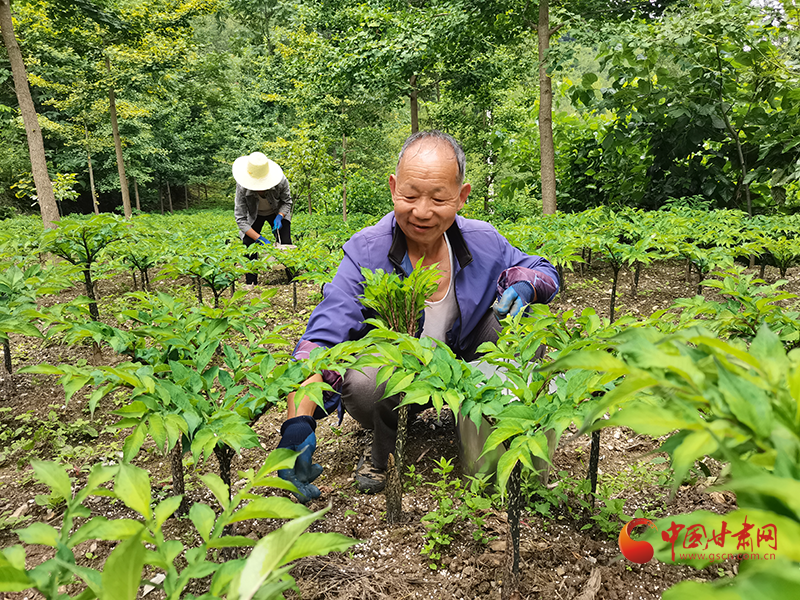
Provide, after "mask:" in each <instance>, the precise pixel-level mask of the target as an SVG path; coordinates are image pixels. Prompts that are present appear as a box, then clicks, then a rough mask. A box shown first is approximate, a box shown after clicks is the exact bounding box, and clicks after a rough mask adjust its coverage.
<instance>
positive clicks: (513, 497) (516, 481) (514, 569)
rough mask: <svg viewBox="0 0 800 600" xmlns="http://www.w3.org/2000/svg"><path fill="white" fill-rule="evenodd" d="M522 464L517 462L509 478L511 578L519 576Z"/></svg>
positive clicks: (514, 578)
mask: <svg viewBox="0 0 800 600" xmlns="http://www.w3.org/2000/svg"><path fill="white" fill-rule="evenodd" d="M521 485H522V463H520V462H517V464H516V465H514V470H513V471H511V476H510V477H509V478H508V530H509V536H510V538H511V540H510V541H511V544H509V545H508V547H509V548H510V549H511V576H512V578H513V580H516V578H517V577H518V575H519V519H520V515H521V512H522V489H521Z"/></svg>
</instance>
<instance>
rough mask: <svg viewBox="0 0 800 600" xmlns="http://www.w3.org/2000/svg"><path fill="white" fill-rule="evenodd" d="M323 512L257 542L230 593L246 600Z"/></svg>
mask: <svg viewBox="0 0 800 600" xmlns="http://www.w3.org/2000/svg"><path fill="white" fill-rule="evenodd" d="M326 511H327V509H325V510H321V511H319V512H316V513H312V514H310V515H306V516H304V517H298V518H296V519H293V520H291V521H289V522H288V523H286V524H285V525H283V527H281V528H280V529H277V530H275V531H272V532H270V533H268V534H267V535H266V536H264V537H263V538H261V539H260V540H259V541H258V543H257V544H256V546H255V547H254V548H253V551H252V552H251V553H250V556H249V557H248V559H247V561H246V562H245V565H244V568H243V569H242V571H241V575H240V577H239V581H238V584H237V585H236V586H235V588H234V589H232V590H231V592H232V593H233V594H236V595H238V597H239V598H240V600H250V599H251V598H252V597H253V596H254V595H255V593H256V592H257V591H258V590H259V589H260V588H261V586H262V584H263V583H264V582H265V581H266V579H267V577H268V576H269V575H270V574H272V573H273V571H275V570H277V569H278V568H279V567H281V566H283V565H284V564H286V562H287V561H286V560H285V557H286V555H287V554H288V553H289V552H290V551H291V549H292V546H294V544H295V542H296V541H297V539H298V538H299V537H300V535H301V534H302V533H303V531H305V529H306V528H307V527H308V526H309V525H311V523H312V522H313V521H315V520H317V519H319V518H320V517H321V516H322V515H323V514H324V513H325V512H326Z"/></svg>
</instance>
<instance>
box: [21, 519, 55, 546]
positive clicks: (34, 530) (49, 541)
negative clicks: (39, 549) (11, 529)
mask: <svg viewBox="0 0 800 600" xmlns="http://www.w3.org/2000/svg"><path fill="white" fill-rule="evenodd" d="M17 535H18V536H19V539H20V540H22V541H23V542H25V543H26V544H41V545H42V546H50V547H51V548H55V547H56V545H57V544H58V535H59V534H58V531H57V530H56V528H55V527H53V526H52V525H48V524H47V523H33V524H32V525H30V526H28V527H26V528H25V529H21V530H19V531H17Z"/></svg>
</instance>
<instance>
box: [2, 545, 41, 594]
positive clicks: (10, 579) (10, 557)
mask: <svg viewBox="0 0 800 600" xmlns="http://www.w3.org/2000/svg"><path fill="white" fill-rule="evenodd" d="M20 552H21V554H22V561H21V563H20V560H19V554H20ZM32 586H33V581H31V578H30V577H28V574H27V573H26V572H25V551H24V550H23V549H22V547H21V546H12V547H11V548H5V549H4V550H3V551H2V553H0V591H3V592H21V591H22V590H27V589H28V588H29V587H32Z"/></svg>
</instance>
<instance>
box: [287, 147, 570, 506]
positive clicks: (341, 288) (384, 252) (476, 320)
mask: <svg viewBox="0 0 800 600" xmlns="http://www.w3.org/2000/svg"><path fill="white" fill-rule="evenodd" d="M464 171H465V158H464V151H463V150H462V149H461V147H460V146H459V144H458V142H456V140H455V139H453V138H452V137H451V136H449V135H447V134H445V133H442V132H439V131H424V132H420V133H417V134H414V135H412V136H411V137H410V138H408V140H406V142H405V144H404V145H403V148H402V150H401V151H400V156H399V158H398V161H397V168H396V173H395V174H394V175H391V176H390V177H389V187H390V189H391V192H392V201H393V203H394V212H392V213H389V214H388V215H386V216H385V217H383V218H382V219H381V220H380V221H379V222H378V223H377V224H376V225H374V226H372V227H367V228H366V229H363V230H362V231H360V232H358V233H357V234H355V235H354V236H353V237H352V238H351V239H350V240H349V241H348V242H347V243H346V244H345V245H344V259H343V260H342V262H341V264H340V265H339V269H338V271H337V272H336V276H335V277H334V279H333V281H332V282H331V283H330V284H328V285H326V286H325V297H324V299H323V300H322V302H321V303H320V304H319V306H317V308H316V309H315V310H314V312H313V314H312V315H311V318H310V319H309V322H308V327H307V329H306V332H305V334H304V335H303V337H302V339H301V340H300V342H299V343H298V345H297V347H296V348H295V351H294V356H295V357H296V358H306V357H308V355H309V353H310V352H311V350H313V349H314V348H316V347H317V346H326V347H331V346H334V345H335V344H338V343H340V342H343V341H347V340H354V339H359V338H361V337H363V336H364V335H365V334H366V332H367V331H368V326H367V325H365V324H364V322H363V321H364V319H365V313H366V309H365V308H364V306H363V305H362V304H361V302H360V301H359V296H360V295H361V294H362V293H363V285H362V281H363V277H362V275H361V271H360V269H361V268H362V267H366V268H368V269H371V270H375V269H382V270H384V271H385V272H390V271H392V270H393V271H395V272H397V273H398V274H400V275H408V274H409V273H410V272H411V270H412V268H413V265H416V263H417V261H418V260H419V259H422V264H423V265H433V264H436V263H438V265H439V267H438V268H439V269H440V270H441V271H442V276H441V279H440V280H439V285H438V288H437V290H436V291H435V292H434V293H433V295H432V296H431V297H430V298H428V301H427V302H426V308H425V319H424V327H423V330H422V332H421V335H422V336H429V337H433V338H435V339H437V340H440V341H443V342H445V343H446V344H447V345H448V346H449V347H450V348H451V349H452V350H453V352H455V354H456V355H457V356H459V357H460V358H462V359H464V360H474V359H475V358H476V357H477V354H476V349H477V348H478V346H479V345H480V344H481V343H483V342H486V341H496V340H497V336H498V332H499V330H500V324H499V321H498V318H502V317H505V316H506V315H508V314H512V315H513V314H516V313H517V312H519V311H520V310H521V309H522V308H523V307H524V306H525V305H527V304H530V303H532V302H538V303H546V302H550V300H552V299H553V297H554V296H555V294H556V292H557V291H558V275H557V273H556V270H555V269H554V268H553V266H552V265H551V264H550V263H549V262H547V261H546V260H545V259H543V258H541V257H538V256H529V255H527V254H524V253H523V252H521V251H519V250H518V249H517V248H514V247H513V246H512V245H511V244H509V243H508V241H507V240H506V239H505V238H504V237H503V236H501V235H500V234H499V233H498V232H497V230H496V229H495V228H494V227H492V226H491V225H489V224H488V223H485V222H483V221H475V220H470V219H465V218H463V217H460V216H457V213H458V211H459V210H460V209H461V208H462V207H463V206H464V203H465V202H466V201H467V196H469V192H470V185H469V184H468V183H464ZM496 299H498V300H497V302H495V300H496ZM375 376H376V370H365V372H364V373H363V374H362V373H360V372H357V371H347V372H346V373H345V375H344V377H343V378H341V377H338V376H337V375H336V374H335V373H322V374H319V375H315V376H312V377H311V378H310V379H309V380H308V382H311V381H326V382H327V383H329V384H331V385H332V386H333V388H334V389H335V390H337V392H338V393H337V394H329V397H328V398H326V402H325V410H324V411H323V410H322V409H320V408H319V407H317V406H316V404H314V403H313V402H312V401H311V400H310V399H309V398H307V397H304V398H303V399H302V400H301V401H300V403H299V405H297V406H295V401H294V394H292V395H290V396H289V398H288V405H289V407H288V419H287V420H286V421H285V422H284V424H283V426H282V427H281V436H282V439H281V442H280V444H279V447H281V448H291V449H293V450H297V451H301V454H300V456H299V457H298V459H297V462H296V465H295V468H294V469H285V470H283V471H281V472H279V475H280V476H281V477H283V478H284V479H286V480H288V481H291V482H292V483H294V484H295V485H296V486H297V488H298V490H299V492H300V495H299V496H298V497H299V498H300V500H301V501H308V500H309V499H311V498H316V497H318V496H319V494H320V492H319V489H317V487H316V486H314V485H312V483H311V482H312V481H313V480H314V479H315V478H316V477H317V476H318V475H319V474H320V473H321V472H322V467H321V466H320V465H319V464H316V463H313V461H312V455H313V452H314V450H315V448H316V437H315V434H314V430H315V428H316V421H315V417H316V418H320V417H322V416H325V415H326V414H330V413H331V412H333V411H334V410H338V412H339V414H340V416H341V415H342V408H343V409H344V410H345V411H347V412H348V413H349V414H350V415H351V416H352V417H354V418H355V419H356V420H357V421H358V422H359V423H360V424H361V426H362V427H364V428H365V429H372V430H373V440H372V444H371V448H369V449H368V451H367V453H365V455H364V457H362V459H361V461H360V462H359V464H358V467H357V469H356V473H355V481H356V484H357V487H358V488H359V489H360V490H361V491H364V492H367V493H376V492H379V491H381V490H382V489H383V487H384V486H385V480H386V466H387V460H388V457H389V454H391V453H392V452H393V451H394V446H395V439H396V434H397V411H396V410H395V409H396V407H397V405H398V403H399V401H400V398H399V396H397V397H391V398H386V399H382V395H383V390H384V386H383V385H381V386H376V383H375Z"/></svg>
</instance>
